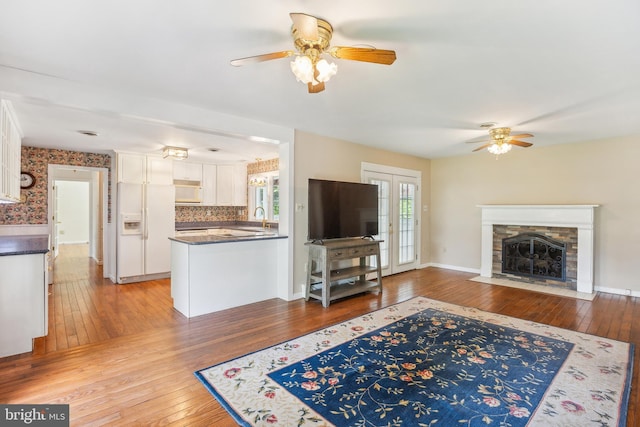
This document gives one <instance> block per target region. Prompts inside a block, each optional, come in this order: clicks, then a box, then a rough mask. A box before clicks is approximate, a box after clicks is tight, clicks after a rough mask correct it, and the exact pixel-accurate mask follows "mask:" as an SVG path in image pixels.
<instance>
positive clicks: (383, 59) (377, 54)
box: [329, 46, 396, 65]
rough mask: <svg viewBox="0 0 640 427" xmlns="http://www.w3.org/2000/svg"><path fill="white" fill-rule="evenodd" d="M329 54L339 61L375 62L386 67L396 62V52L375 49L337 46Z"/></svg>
mask: <svg viewBox="0 0 640 427" xmlns="http://www.w3.org/2000/svg"><path fill="white" fill-rule="evenodd" d="M329 53H330V54H331V56H333V57H334V58H338V59H350V60H352V61H362V62H373V63H375V64H384V65H391V64H393V62H394V61H395V60H396V52H395V51H393V50H384V49H376V48H373V47H348V46H335V47H332V48H331V49H329Z"/></svg>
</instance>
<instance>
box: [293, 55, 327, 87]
mask: <svg viewBox="0 0 640 427" xmlns="http://www.w3.org/2000/svg"><path fill="white" fill-rule="evenodd" d="M291 71H292V72H293V74H294V75H295V76H296V79H297V80H298V81H299V82H302V83H304V84H308V83H311V84H312V85H317V84H318V83H321V82H322V83H323V82H328V81H329V79H330V78H331V77H333V76H335V75H336V73H337V72H338V66H337V65H336V64H335V63H333V62H331V63H330V62H328V61H327V60H326V59H321V60H319V61H317V62H316V63H315V65H314V63H313V60H312V59H311V58H310V57H308V56H307V55H298V56H296V59H295V60H293V61H291Z"/></svg>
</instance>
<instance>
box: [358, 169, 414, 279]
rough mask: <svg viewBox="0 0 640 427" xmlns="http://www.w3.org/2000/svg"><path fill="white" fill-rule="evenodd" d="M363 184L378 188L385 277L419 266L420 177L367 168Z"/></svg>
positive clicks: (379, 236)
mask: <svg viewBox="0 0 640 427" xmlns="http://www.w3.org/2000/svg"><path fill="white" fill-rule="evenodd" d="M362 176H363V180H364V182H367V183H369V184H376V185H377V186H378V235H377V236H376V239H379V240H383V242H382V243H381V244H380V262H381V264H382V265H381V267H382V275H383V276H386V275H389V274H396V273H401V272H403V271H407V270H413V269H415V268H416V267H417V266H418V249H419V247H418V242H419V235H418V232H419V223H418V218H417V212H418V210H417V204H418V202H419V198H418V183H419V177H418V176H410V175H400V174H397V173H386V172H379V171H371V170H367V169H364V170H363V172H362Z"/></svg>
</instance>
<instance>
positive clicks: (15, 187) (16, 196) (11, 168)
mask: <svg viewBox="0 0 640 427" xmlns="http://www.w3.org/2000/svg"><path fill="white" fill-rule="evenodd" d="M21 144H22V132H21V131H20V127H19V125H18V120H17V118H16V116H15V113H14V112H13V107H12V105H11V102H10V101H7V100H4V99H3V100H1V101H0V202H5V203H7V202H19V201H20V146H21Z"/></svg>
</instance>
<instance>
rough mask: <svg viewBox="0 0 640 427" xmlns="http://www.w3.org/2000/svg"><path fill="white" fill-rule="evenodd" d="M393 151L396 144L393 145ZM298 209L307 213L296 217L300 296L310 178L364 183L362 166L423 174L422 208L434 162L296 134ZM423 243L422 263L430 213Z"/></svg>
mask: <svg viewBox="0 0 640 427" xmlns="http://www.w3.org/2000/svg"><path fill="white" fill-rule="evenodd" d="M389 149H391V150H392V149H393V141H390V142H389ZM294 157H295V159H294V167H295V170H294V206H295V205H297V204H302V205H304V209H302V210H301V211H296V212H295V213H294V233H293V235H294V236H295V237H294V238H295V241H294V260H293V266H294V276H293V279H294V280H293V283H294V286H295V289H294V292H300V285H302V284H304V283H305V281H306V273H305V271H304V265H305V263H306V262H307V256H308V255H307V254H308V252H307V248H306V247H305V246H304V243H305V242H306V236H307V215H308V211H307V209H306V207H307V191H308V190H307V187H308V179H309V178H317V179H331V180H337V181H351V182H360V166H361V163H362V162H367V163H377V164H381V165H387V166H394V167H399V168H405V169H413V170H418V171H421V172H422V184H421V186H420V188H421V197H422V204H423V205H424V204H428V201H429V198H430V195H429V189H430V185H429V175H430V170H429V167H430V166H429V164H430V160H427V159H423V158H419V157H414V156H407V155H404V154H398V153H394V152H391V151H386V150H380V149H375V148H371V147H367V146H364V145H359V144H354V143H351V142H346V141H340V140H336V139H332V138H328V137H324V136H319V135H313V134H309V133H305V132H301V131H296V135H295V145H294ZM421 221H422V241H421V249H420V262H421V263H426V262H428V260H429V240H428V238H427V235H428V230H429V218H428V213H424V212H423V213H422V218H421Z"/></svg>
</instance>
